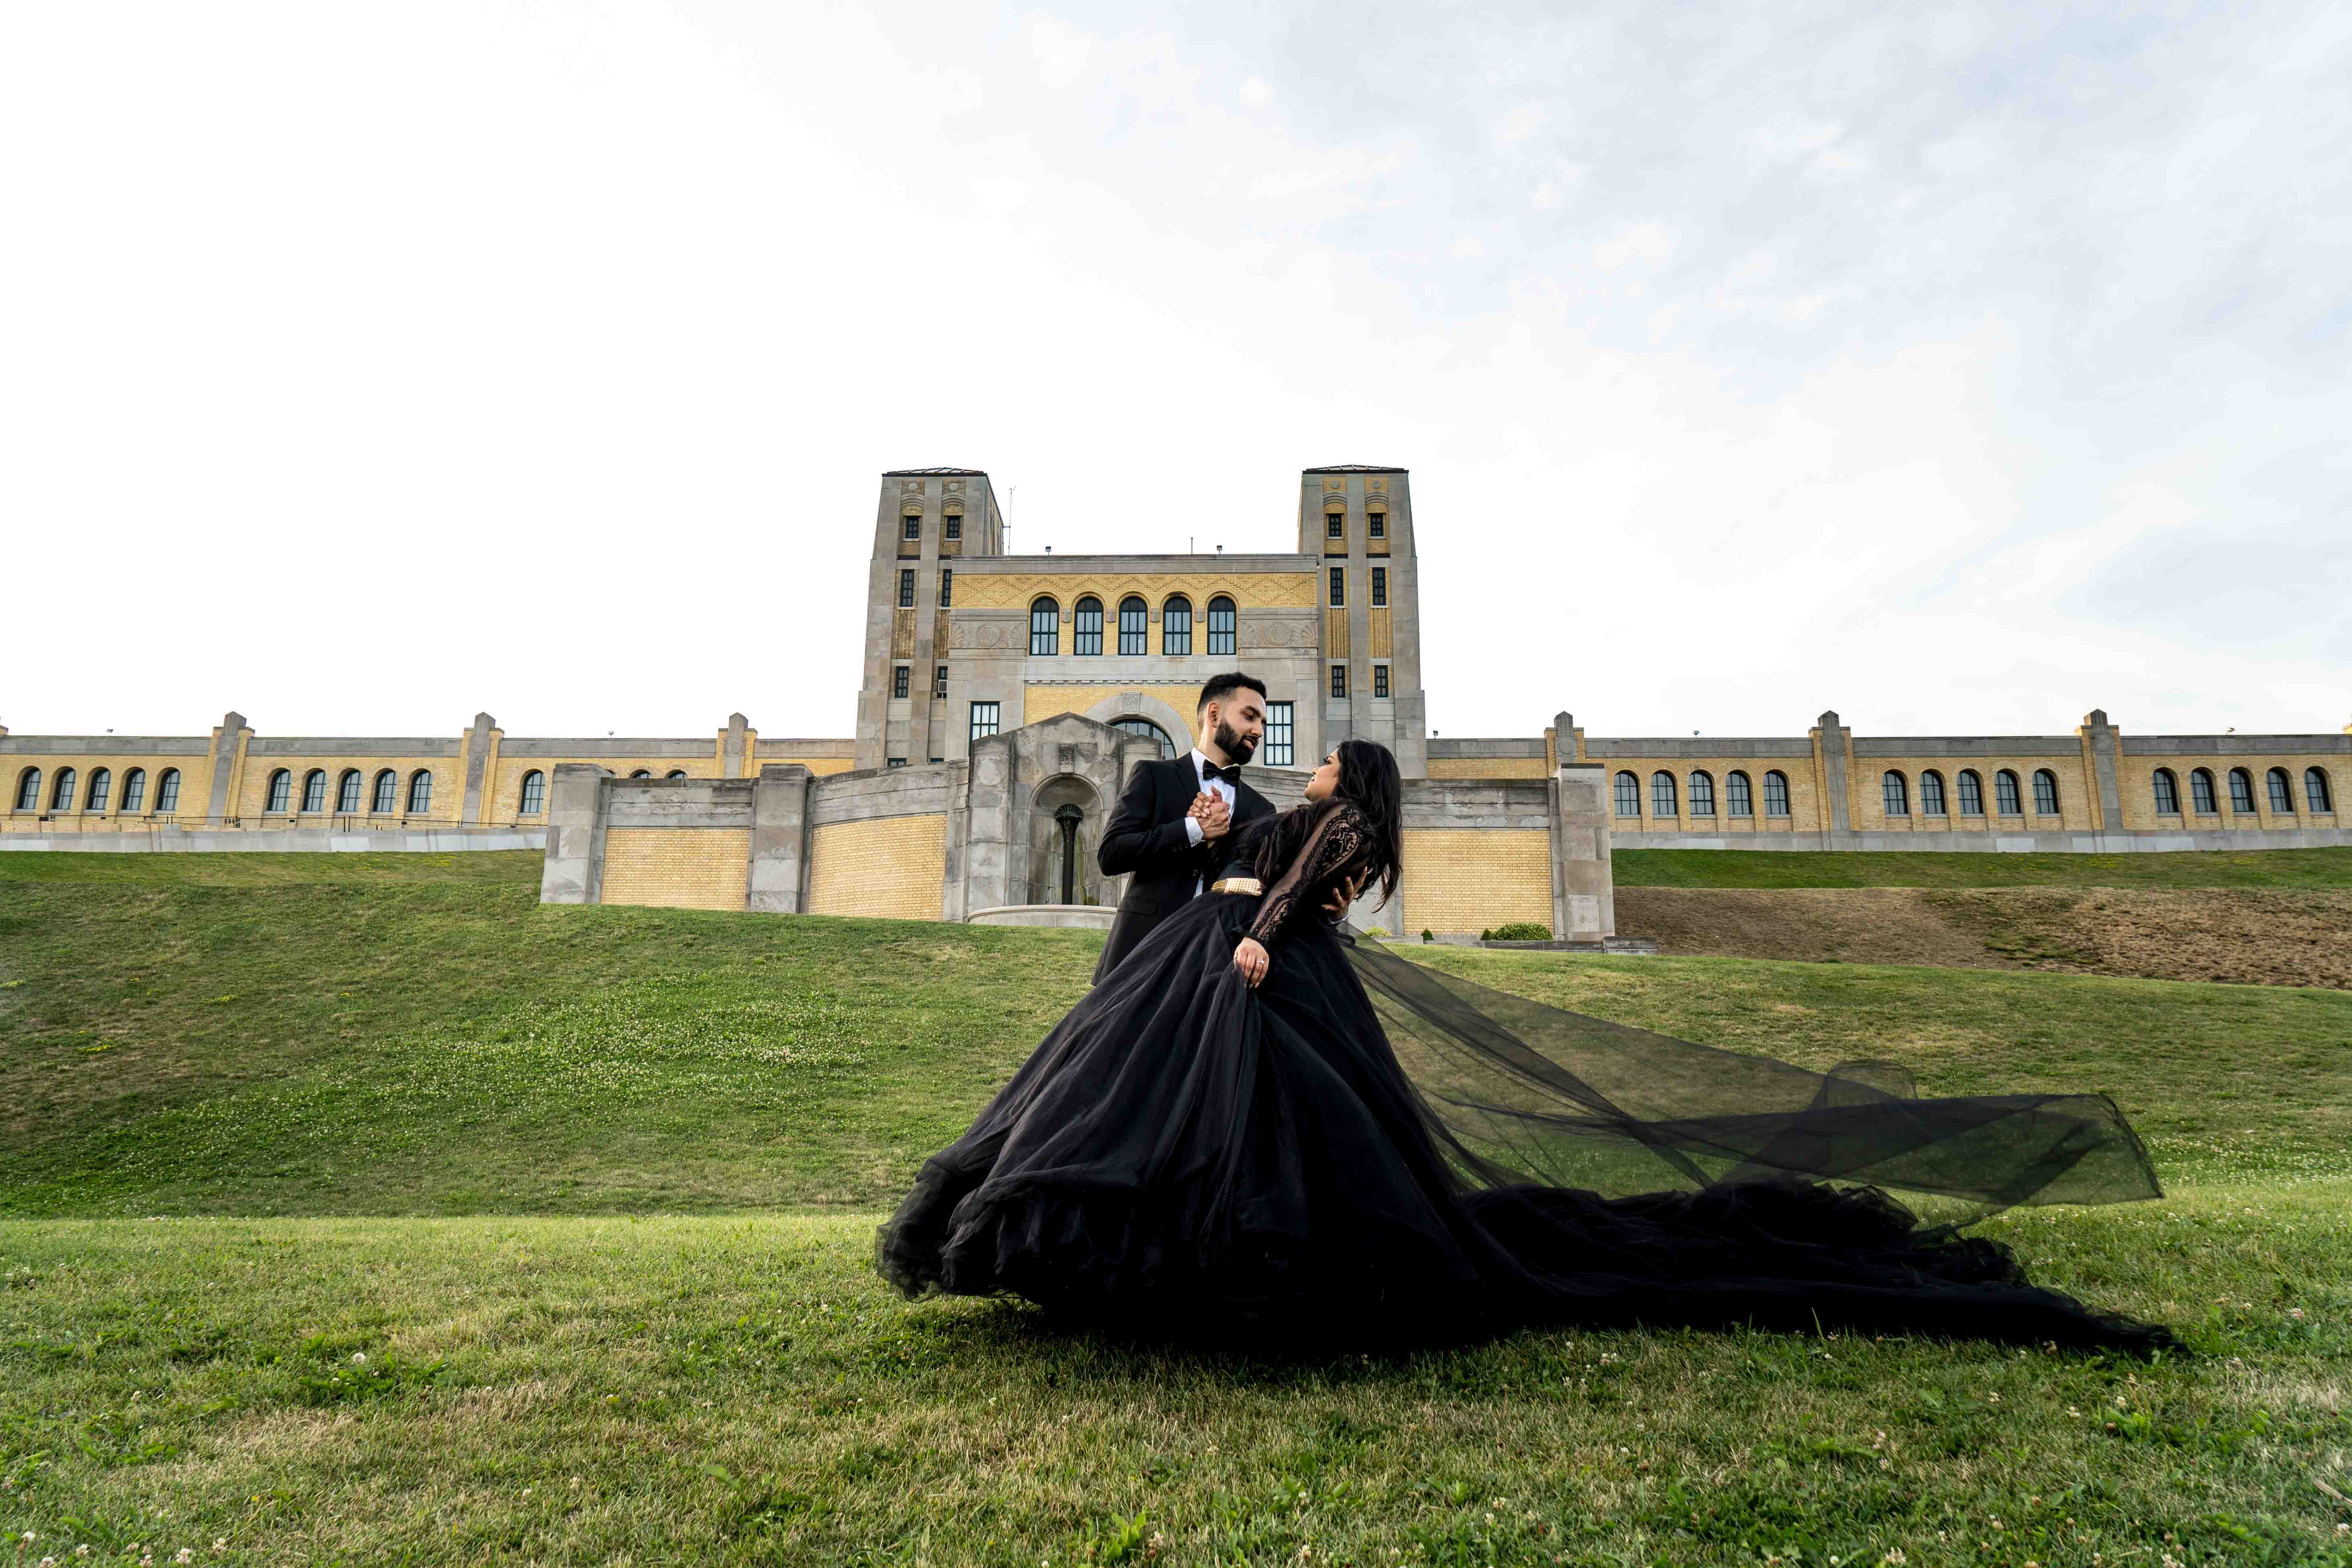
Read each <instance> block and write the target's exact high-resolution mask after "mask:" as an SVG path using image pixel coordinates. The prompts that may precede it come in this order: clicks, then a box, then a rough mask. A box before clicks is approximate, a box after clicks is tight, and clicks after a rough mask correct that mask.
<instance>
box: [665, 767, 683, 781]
mask: <svg viewBox="0 0 2352 1568" xmlns="http://www.w3.org/2000/svg"><path fill="white" fill-rule="evenodd" d="M685 776H686V770H685V769H684V768H672V769H670V771H669V772H667V773H664V774H662V777H664V778H666V779H682V778H684V777H685Z"/></svg>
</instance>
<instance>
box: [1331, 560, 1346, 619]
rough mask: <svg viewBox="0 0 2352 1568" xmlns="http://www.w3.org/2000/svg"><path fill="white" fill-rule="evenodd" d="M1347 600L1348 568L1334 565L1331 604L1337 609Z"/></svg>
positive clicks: (1332, 569)
mask: <svg viewBox="0 0 2352 1568" xmlns="http://www.w3.org/2000/svg"><path fill="white" fill-rule="evenodd" d="M1347 602H1348V569H1347V568H1346V567H1345V566H1334V567H1332V568H1331V606H1332V608H1334V609H1337V608H1339V606H1340V605H1344V604H1346V603H1347Z"/></svg>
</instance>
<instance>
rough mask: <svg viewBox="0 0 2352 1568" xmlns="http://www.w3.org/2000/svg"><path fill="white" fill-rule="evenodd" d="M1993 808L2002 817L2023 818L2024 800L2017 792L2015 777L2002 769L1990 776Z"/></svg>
mask: <svg viewBox="0 0 2352 1568" xmlns="http://www.w3.org/2000/svg"><path fill="white" fill-rule="evenodd" d="M1992 804H1993V808H1994V809H1995V810H1997V811H1999V812H2000V814H2001V816H2024V815H2025V801H2024V798H2023V797H2022V796H2021V795H2019V794H2018V791H2017V775H2016V774H2015V773H2011V772H2010V771H2009V770H2008V769H2007V768H2003V769H2001V770H2000V772H1999V773H1995V774H1993V775H1992Z"/></svg>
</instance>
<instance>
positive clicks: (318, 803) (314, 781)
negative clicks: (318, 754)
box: [302, 768, 327, 812]
mask: <svg viewBox="0 0 2352 1568" xmlns="http://www.w3.org/2000/svg"><path fill="white" fill-rule="evenodd" d="M302 809H303V810H304V811H306V812H322V811H324V810H326V809H327V770H326V769H324V768H312V769H311V770H310V772H309V773H306V774H304V775H303V778H302Z"/></svg>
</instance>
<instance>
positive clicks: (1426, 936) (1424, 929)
mask: <svg viewBox="0 0 2352 1568" xmlns="http://www.w3.org/2000/svg"><path fill="white" fill-rule="evenodd" d="M1421 940H1422V941H1423V942H1435V941H1436V940H1437V939H1436V938H1435V937H1433V936H1432V935H1430V934H1429V928H1428V927H1427V926H1423V927H1422V930H1421Z"/></svg>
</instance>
